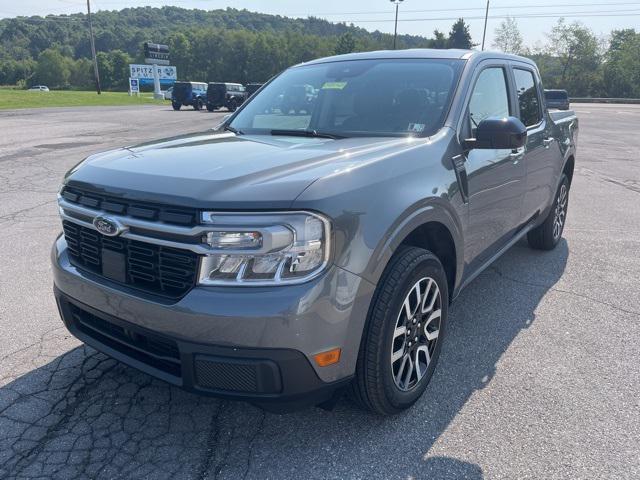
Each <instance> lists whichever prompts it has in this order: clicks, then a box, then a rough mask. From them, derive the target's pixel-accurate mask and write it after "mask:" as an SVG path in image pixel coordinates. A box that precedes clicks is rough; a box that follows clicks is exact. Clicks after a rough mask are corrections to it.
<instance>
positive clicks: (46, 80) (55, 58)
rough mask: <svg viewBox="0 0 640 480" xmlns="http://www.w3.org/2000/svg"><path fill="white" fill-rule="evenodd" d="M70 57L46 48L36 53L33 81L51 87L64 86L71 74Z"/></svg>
mask: <svg viewBox="0 0 640 480" xmlns="http://www.w3.org/2000/svg"><path fill="white" fill-rule="evenodd" d="M70 67H71V59H70V58H69V57H65V56H64V55H62V54H61V53H60V52H59V51H58V50H56V49H54V48H48V49H46V50H44V51H43V52H42V53H40V55H38V65H37V67H36V72H35V81H36V82H37V83H41V84H44V85H48V86H49V87H51V88H66V87H67V86H68V85H69V76H70V75H71V68H70Z"/></svg>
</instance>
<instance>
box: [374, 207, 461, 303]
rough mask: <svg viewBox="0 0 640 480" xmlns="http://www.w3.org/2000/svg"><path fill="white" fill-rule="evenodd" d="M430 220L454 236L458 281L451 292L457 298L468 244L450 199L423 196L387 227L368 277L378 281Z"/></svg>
mask: <svg viewBox="0 0 640 480" xmlns="http://www.w3.org/2000/svg"><path fill="white" fill-rule="evenodd" d="M429 222H436V223H440V224H442V225H443V226H444V227H445V228H446V229H447V230H448V231H449V233H450V234H451V237H452V238H453V242H454V247H455V255H456V278H455V280H454V292H451V293H452V297H453V295H454V293H455V291H456V290H457V289H458V286H459V285H460V281H461V278H462V273H463V264H464V244H463V240H462V239H463V236H462V224H461V222H460V218H459V216H458V214H457V213H456V212H455V210H454V209H453V207H452V206H451V205H450V203H449V201H445V200H443V199H440V198H427V199H423V200H422V201H420V202H417V203H416V204H414V205H412V206H411V207H409V208H408V209H407V210H405V212H403V214H402V215H401V216H400V218H399V219H397V220H396V221H395V222H394V223H393V224H392V225H391V227H390V228H389V229H388V230H387V232H386V234H385V235H384V237H383V238H382V240H381V241H380V242H379V244H378V246H377V247H376V249H375V250H374V253H373V255H372V256H371V259H370V261H369V264H368V265H367V269H366V271H365V278H366V279H367V280H369V281H370V282H372V283H374V284H377V283H378V281H379V280H380V277H381V276H382V273H383V272H384V269H385V267H386V266H387V264H388V263H389V260H390V259H391V257H392V256H393V254H394V253H395V251H396V250H397V249H398V247H399V246H400V245H401V244H402V241H403V240H404V239H405V238H406V237H407V235H409V234H410V233H411V232H412V231H414V230H415V229H416V228H418V227H419V226H421V225H424V224H425V223H429Z"/></svg>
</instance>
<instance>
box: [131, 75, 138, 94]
mask: <svg viewBox="0 0 640 480" xmlns="http://www.w3.org/2000/svg"><path fill="white" fill-rule="evenodd" d="M134 93H135V94H136V95H138V94H139V93H140V81H139V80H138V79H137V78H131V77H129V95H133V94H134Z"/></svg>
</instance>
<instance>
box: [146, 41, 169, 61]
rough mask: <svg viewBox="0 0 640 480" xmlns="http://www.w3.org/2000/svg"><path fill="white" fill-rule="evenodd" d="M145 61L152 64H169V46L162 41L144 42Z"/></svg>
mask: <svg viewBox="0 0 640 480" xmlns="http://www.w3.org/2000/svg"><path fill="white" fill-rule="evenodd" d="M144 61H145V63H149V64H151V65H169V47H168V46H167V45H162V44H160V43H151V42H144Z"/></svg>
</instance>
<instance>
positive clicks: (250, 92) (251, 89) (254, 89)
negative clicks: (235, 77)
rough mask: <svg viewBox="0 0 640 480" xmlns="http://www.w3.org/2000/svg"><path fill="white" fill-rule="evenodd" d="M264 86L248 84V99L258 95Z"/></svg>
mask: <svg viewBox="0 0 640 480" xmlns="http://www.w3.org/2000/svg"><path fill="white" fill-rule="evenodd" d="M262 85H264V83H247V86H246V90H247V97H250V96H251V95H253V94H254V93H256V92H257V91H258V90H260V87H262Z"/></svg>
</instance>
